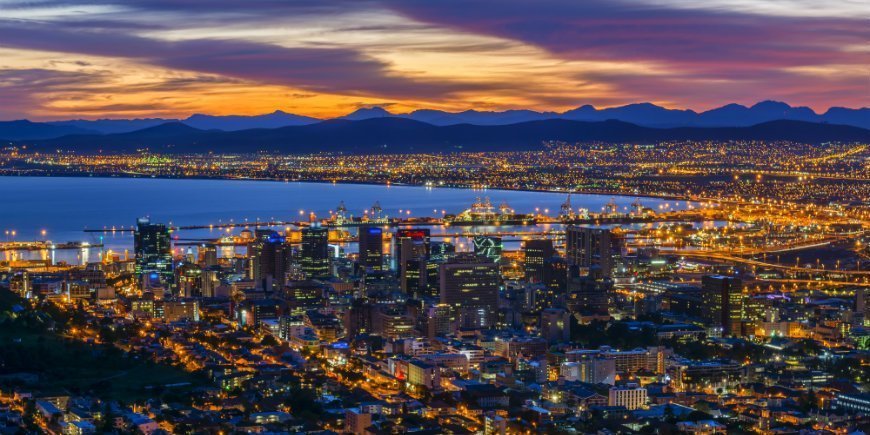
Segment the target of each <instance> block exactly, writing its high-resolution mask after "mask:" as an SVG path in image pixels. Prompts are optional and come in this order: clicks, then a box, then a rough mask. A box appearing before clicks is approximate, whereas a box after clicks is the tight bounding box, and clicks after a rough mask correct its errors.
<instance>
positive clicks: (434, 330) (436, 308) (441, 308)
mask: <svg viewBox="0 0 870 435" xmlns="http://www.w3.org/2000/svg"><path fill="white" fill-rule="evenodd" d="M421 323H422V325H423V327H422V328H421V329H422V330H423V333H424V334H426V337H428V338H429V339H430V340H431V339H435V338H436V337H444V336H447V335H450V334H453V333H454V332H456V327H457V322H456V316H455V315H454V309H453V307H451V306H450V305H447V304H438V305H431V306H428V307H426V308H425V309H424V311H423V316H421Z"/></svg>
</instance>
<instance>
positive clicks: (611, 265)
mask: <svg viewBox="0 0 870 435" xmlns="http://www.w3.org/2000/svg"><path fill="white" fill-rule="evenodd" d="M565 235H566V238H567V241H566V249H565V256H566V258H567V259H568V262H569V263H571V264H574V265H577V266H579V267H580V268H584V269H588V268H592V267H595V266H598V267H600V268H601V272H602V273H603V274H604V276H606V277H611V276H613V272H614V269H615V268H616V265H617V262H618V261H619V259H620V257H621V256H622V254H623V249H624V241H623V239H622V238H621V237H618V236H616V235H614V234H613V232H612V231H610V230H609V229H606V228H595V227H582V226H575V225H571V226H569V227H568V229H567V230H566V234H565Z"/></svg>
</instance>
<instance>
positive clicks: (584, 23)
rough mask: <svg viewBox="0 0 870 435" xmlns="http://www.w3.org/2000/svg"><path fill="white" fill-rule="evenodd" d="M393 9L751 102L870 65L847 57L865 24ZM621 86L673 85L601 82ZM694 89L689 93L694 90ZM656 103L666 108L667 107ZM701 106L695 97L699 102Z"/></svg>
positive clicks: (516, 7) (680, 14) (600, 7)
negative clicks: (657, 73) (821, 71)
mask: <svg viewBox="0 0 870 435" xmlns="http://www.w3.org/2000/svg"><path fill="white" fill-rule="evenodd" d="M388 4H389V6H390V7H391V8H393V9H394V10H395V11H397V12H399V13H401V14H403V15H405V16H407V17H409V18H411V19H414V20H417V21H422V22H426V23H430V24H432V25H436V26H443V27H448V28H452V29H455V30H459V31H463V32H471V33H476V34H483V35H490V36H495V37H500V38H507V39H511V40H516V41H521V42H524V43H527V44H531V45H535V46H538V47H540V48H542V49H545V50H547V51H548V52H550V53H552V54H553V55H555V56H557V57H561V58H564V59H571V60H599V61H623V62H624V61H628V62H632V61H638V62H641V61H642V62H654V63H656V64H659V65H663V66H664V67H665V68H667V69H668V70H670V71H673V72H674V76H673V77H671V79H679V80H684V79H685V78H689V79H691V80H696V81H700V80H708V81H711V82H712V81H718V82H719V84H718V86H722V87H725V88H726V89H730V90H732V93H733V95H734V96H739V97H743V95H744V92H742V91H743V90H742V89H741V86H747V87H748V88H751V92H753V93H754V92H756V91H757V90H758V88H759V87H761V88H764V87H766V89H767V93H761V94H755V95H754V97H753V98H755V99H758V98H768V97H776V96H777V94H782V93H781V92H779V91H780V86H779V85H780V83H781V82H780V80H782V79H783V77H784V76H789V80H791V81H795V80H802V83H804V85H805V86H807V87H810V86H812V85H813V83H814V82H815V83H817V79H816V78H814V77H809V76H796V75H794V74H791V73H787V72H786V70H787V69H789V68H794V67H801V66H826V65H866V64H867V63H868V60H870V59H868V55H867V54H866V53H856V52H854V51H848V50H845V49H844V48H845V47H847V46H854V47H857V46H861V45H862V44H864V43H865V41H866V40H867V38H868V36H870V33H868V30H867V29H868V28H867V26H866V20H864V19H859V18H855V19H849V18H832V17H819V18H817V17H782V16H770V15H766V16H763V15H755V14H746V13H737V12H733V11H724V10H689V9H676V8H665V7H662V6H650V5H643V4H641V3H637V2H633V3H629V2H626V1H619V0H583V1H574V0H551V1H546V0H544V1H539V2H534V3H529V2H525V1H515V0H513V1H512V0H498V1H496V0H482V1H475V2H467V1H459V0H440V1H437V2H432V1H425V0H398V1H388ZM581 74H582V73H581ZM585 77H588V78H592V77H591V76H585ZM620 78H622V79H627V80H628V81H634V82H637V81H647V82H648V84H649V86H648V87H647V88H646V89H645V90H646V92H644V93H643V94H644V95H649V94H650V93H654V92H655V89H656V87H657V86H659V85H660V84H661V83H662V82H663V81H667V80H668V78H667V77H665V78H662V77H648V76H643V75H637V74H635V75H632V74H631V71H626V74H625V75H624V76H622V77H618V76H610V77H607V76H604V77H601V76H599V77H595V79H596V80H603V81H604V82H610V83H612V84H614V85H615V86H617V87H621V86H620V85H621V84H622V83H623V82H622V81H621V80H620ZM691 80H690V81H689V82H686V83H685V84H686V85H687V86H691V83H692V82H691ZM635 84H636V83H635ZM842 84H846V85H847V86H848V87H850V88H851V89H852V91H853V92H854V95H853V97H852V101H851V102H852V103H853V104H857V105H862V104H866V92H867V87H866V77H865V80H864V82H863V85H860V84H859V83H856V80H854V78H844V79H843V81H842ZM856 85H857V86H858V87H855V86H856ZM839 87H841V86H837V88H839ZM634 88H635V89H637V86H634ZM697 90H700V89H696V91H697ZM725 94H727V92H725ZM659 95H660V98H659V100H668V99H669V96H668V95H665V94H662V93H660V94H659ZM726 98H727V97H726ZM814 98H815V97H814ZM702 99H703V96H702V95H698V96H696V98H695V99H694V100H695V101H700V100H702ZM709 102H710V100H707V104H710V103H709ZM721 102H722V101H721V100H718V101H715V103H716V104H718V103H721ZM813 102H814V103H818V104H823V105H827V104H830V103H831V102H829V101H824V99H823V100H815V99H814V101H813Z"/></svg>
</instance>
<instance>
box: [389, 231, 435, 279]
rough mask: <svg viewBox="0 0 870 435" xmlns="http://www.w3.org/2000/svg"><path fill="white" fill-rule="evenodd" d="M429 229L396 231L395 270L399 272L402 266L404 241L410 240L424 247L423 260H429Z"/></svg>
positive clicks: (394, 243)
mask: <svg viewBox="0 0 870 435" xmlns="http://www.w3.org/2000/svg"><path fill="white" fill-rule="evenodd" d="M429 234H430V233H429V229H428V228H401V229H398V230H396V237H395V239H394V240H393V249H394V251H393V261H394V262H395V263H394V265H395V267H394V270H396V271H399V270H400V268H401V265H402V240H405V239H409V240H411V241H413V242H414V244H419V245H420V246H421V247H422V252H423V258H424V259H427V258H429V250H430V248H431V247H430V240H429Z"/></svg>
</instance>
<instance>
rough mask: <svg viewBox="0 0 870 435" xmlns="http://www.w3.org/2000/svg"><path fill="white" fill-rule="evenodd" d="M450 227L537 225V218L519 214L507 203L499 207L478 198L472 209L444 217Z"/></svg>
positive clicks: (486, 198) (485, 198)
mask: <svg viewBox="0 0 870 435" xmlns="http://www.w3.org/2000/svg"><path fill="white" fill-rule="evenodd" d="M444 221H445V222H446V223H448V224H450V225H536V224H537V223H538V222H537V218H535V216H534V215H531V214H521V213H517V212H516V211H515V210H514V209H512V208H511V207H510V206H509V205H508V204H507V203H504V202H503V203H501V204H500V205H499V206H498V207H495V206H494V205H493V204H492V201H490V199H489V198H488V197H484V198H482V199H481V198H480V197H478V198H477V199H476V200H475V201H474V203H473V204H471V208H469V209H467V210H465V211H463V212H462V213H459V214H457V215H447V216H444Z"/></svg>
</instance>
